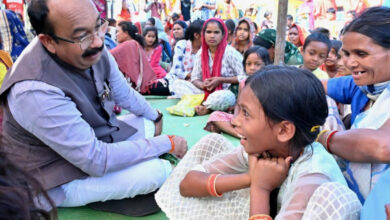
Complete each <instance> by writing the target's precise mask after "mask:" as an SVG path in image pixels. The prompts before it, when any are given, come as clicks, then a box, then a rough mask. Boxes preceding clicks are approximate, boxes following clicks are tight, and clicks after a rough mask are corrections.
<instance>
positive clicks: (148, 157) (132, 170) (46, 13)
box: [0, 0, 187, 207]
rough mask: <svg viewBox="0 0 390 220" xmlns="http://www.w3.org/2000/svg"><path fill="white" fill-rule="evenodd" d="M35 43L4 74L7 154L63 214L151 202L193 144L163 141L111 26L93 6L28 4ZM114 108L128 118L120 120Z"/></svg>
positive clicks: (57, 0) (64, 1) (68, 0)
mask: <svg viewBox="0 0 390 220" xmlns="http://www.w3.org/2000/svg"><path fill="white" fill-rule="evenodd" d="M28 15H29V17H30V22H31V24H32V26H33V28H34V29H35V31H36V33H37V35H38V36H37V37H36V38H35V39H34V40H33V41H32V42H31V43H30V45H29V46H28V47H27V48H26V50H25V51H24V52H23V54H22V55H21V56H20V57H19V59H18V61H17V62H16V63H15V65H14V66H13V67H12V69H11V70H10V71H9V73H8V74H7V76H6V78H5V80H4V83H3V86H2V88H1V90H0V98H1V100H2V103H3V105H4V109H5V110H4V123H3V125H4V126H3V128H4V132H3V136H4V140H5V142H6V144H5V145H3V147H1V150H2V151H5V152H6V153H7V154H8V155H9V156H10V157H11V158H12V160H13V161H14V162H16V163H17V164H19V165H20V166H24V167H25V168H26V169H28V171H30V173H31V174H32V175H33V176H34V177H35V178H36V179H38V180H39V181H40V182H41V184H42V185H43V187H44V188H45V189H46V190H48V192H49V195H50V196H51V197H52V199H53V200H54V202H55V203H56V205H57V206H64V207H71V206H82V205H85V204H88V203H92V202H97V201H105V200H118V199H123V198H129V197H134V196H136V195H139V194H147V193H150V192H153V191H155V190H156V189H158V188H159V187H160V186H161V185H162V183H163V182H164V181H165V179H166V178H167V177H168V175H169V174H170V172H171V170H172V167H171V165H170V163H169V162H168V161H166V160H161V159H159V158H158V157H159V156H160V155H162V154H164V153H167V152H171V153H173V154H174V155H176V156H178V157H182V156H183V155H184V154H185V153H186V151H187V142H186V141H185V140H184V138H182V137H179V136H167V135H160V134H161V130H162V114H161V113H160V112H159V111H158V110H155V109H153V108H152V107H151V106H150V105H149V103H147V102H146V100H145V99H144V98H143V97H142V96H141V95H140V94H139V93H137V92H136V91H135V90H133V89H132V88H131V87H129V86H128V84H127V82H126V80H125V78H124V77H123V75H122V73H121V72H120V71H119V69H118V66H117V64H116V62H115V60H114V58H113V57H112V56H111V55H110V53H109V52H108V51H107V50H106V49H105V48H104V43H103V38H104V33H105V32H106V30H107V22H105V21H104V20H102V19H101V18H100V15H99V13H98V11H97V10H96V8H95V6H94V4H93V3H92V1H90V0H31V3H30V5H29V8H28ZM115 104H117V105H119V106H121V107H122V108H124V109H127V110H128V111H129V112H131V114H129V115H126V116H124V117H123V118H120V119H117V118H116V116H115V114H114V113H113V108H114V105H115Z"/></svg>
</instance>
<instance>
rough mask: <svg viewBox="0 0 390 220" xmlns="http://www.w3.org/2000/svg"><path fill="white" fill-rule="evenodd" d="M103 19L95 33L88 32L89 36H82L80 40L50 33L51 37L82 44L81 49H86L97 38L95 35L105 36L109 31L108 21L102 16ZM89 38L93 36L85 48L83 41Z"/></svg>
mask: <svg viewBox="0 0 390 220" xmlns="http://www.w3.org/2000/svg"><path fill="white" fill-rule="evenodd" d="M101 21H102V23H101V24H100V26H99V28H98V30H97V31H95V32H94V33H93V34H88V35H87V36H85V37H83V38H81V39H80V40H77V41H74V40H69V39H66V38H63V37H59V36H57V35H55V34H49V36H50V37H52V38H53V39H55V40H62V41H64V42H67V43H71V44H79V45H80V49H81V50H85V49H87V48H88V47H89V46H91V44H92V42H93V40H94V39H95V36H96V35H97V36H98V37H100V38H101V37H103V36H104V35H105V34H106V33H105V32H106V31H107V28H108V21H107V20H105V19H103V18H101ZM104 29H105V31H103V30H104ZM88 38H91V42H90V43H89V44H88V45H87V46H86V47H85V48H83V47H82V44H83V41H85V40H87V39H88Z"/></svg>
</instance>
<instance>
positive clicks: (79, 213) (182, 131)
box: [58, 96, 239, 220]
mask: <svg viewBox="0 0 390 220" xmlns="http://www.w3.org/2000/svg"><path fill="white" fill-rule="evenodd" d="M146 99H147V100H148V101H149V103H150V104H151V105H152V106H153V107H154V108H157V109H159V110H160V111H161V112H162V113H163V114H164V117H163V119H164V121H163V134H173V135H180V136H183V137H184V138H186V140H187V141H188V146H189V148H191V147H192V146H193V145H194V144H195V143H196V142H197V141H198V140H199V139H201V138H202V137H203V136H205V135H207V134H209V132H208V131H205V130H204V129H203V128H204V126H205V125H206V122H207V119H208V117H209V115H206V116H196V117H180V116H173V115H170V114H169V113H168V112H167V110H166V108H167V107H169V106H172V105H175V104H176V103H177V101H178V100H177V99H166V98H165V97H162V96H148V97H146ZM224 136H225V137H226V138H228V139H229V140H230V141H231V142H232V143H233V144H234V145H238V143H239V140H238V139H236V138H234V137H232V136H229V135H224ZM58 215H59V220H75V219H77V220H89V219H93V220H137V219H139V220H160V219H163V220H166V219H168V218H167V217H166V216H165V214H164V213H163V212H158V213H156V214H154V215H150V216H146V217H137V218H136V217H127V216H123V215H118V214H114V213H108V212H100V211H95V210H92V209H90V208H88V207H78V208H59V209H58Z"/></svg>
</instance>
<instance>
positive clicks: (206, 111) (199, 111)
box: [195, 105, 210, 115]
mask: <svg viewBox="0 0 390 220" xmlns="http://www.w3.org/2000/svg"><path fill="white" fill-rule="evenodd" d="M195 112H196V114H197V115H207V114H209V113H210V110H209V109H208V108H207V107H206V106H204V105H198V106H196V107H195Z"/></svg>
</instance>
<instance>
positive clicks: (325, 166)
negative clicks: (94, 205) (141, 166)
mask: <svg viewBox="0 0 390 220" xmlns="http://www.w3.org/2000/svg"><path fill="white" fill-rule="evenodd" d="M281 79H283V80H281ZM238 106H239V111H238V113H237V115H236V117H235V118H234V119H233V124H234V125H235V128H236V131H237V133H239V134H240V136H241V145H240V146H239V147H237V148H234V147H232V146H231V144H230V143H229V141H227V140H226V139H225V138H224V137H222V136H220V135H217V134H211V135H208V136H206V137H204V138H203V139H202V140H200V141H199V142H198V143H197V144H196V145H195V146H193V147H192V148H191V150H190V151H189V153H188V154H187V155H186V157H185V158H184V159H183V161H181V163H180V164H179V166H178V167H176V169H175V170H174V172H173V173H172V174H171V176H170V177H169V178H168V180H167V182H166V183H165V184H164V185H163V186H162V188H161V189H160V191H159V192H158V193H157V195H156V200H157V202H158V204H159V206H160V207H161V208H162V210H163V211H164V212H165V213H166V214H167V216H168V218H170V219H248V216H252V217H251V218H250V219H271V217H270V216H269V215H270V193H271V191H272V190H274V189H275V188H278V187H280V191H279V194H278V199H277V203H278V205H277V207H278V214H277V216H276V219H301V218H303V219H318V217H319V216H318V215H320V214H321V213H318V212H316V211H315V206H316V205H319V204H320V206H322V207H327V210H326V213H322V214H324V216H325V218H326V217H327V216H328V217H330V218H331V216H332V215H333V214H335V213H337V214H339V216H341V218H342V219H348V218H349V217H351V218H352V217H353V216H354V217H355V218H352V219H356V218H357V216H358V212H359V208H360V207H361V205H360V203H359V201H358V200H357V198H356V196H354V194H352V192H351V191H350V190H349V189H348V188H347V187H346V182H345V179H344V177H343V175H342V173H341V171H340V169H339V168H338V165H337V163H336V161H335V159H334V158H333V157H332V156H331V155H330V154H329V153H327V152H326V150H325V149H324V147H323V146H322V145H321V144H319V143H317V142H315V138H316V136H317V135H318V127H319V125H322V124H323V123H324V121H325V118H326V116H327V115H328V111H327V109H328V108H327V103H326V98H325V93H324V90H323V88H322V85H321V83H320V81H319V80H318V79H316V78H315V76H314V75H313V74H311V73H310V72H309V71H306V70H302V69H297V68H294V67H286V66H268V67H264V68H263V69H262V70H261V71H260V72H259V73H258V74H255V75H253V76H251V77H249V78H248V79H247V81H246V84H245V87H244V89H243V90H242V91H241V93H240V96H239V101H238ZM209 158H211V159H209ZM290 165H291V167H290ZM188 171H189V172H188ZM183 177H184V179H183ZM330 182H333V183H330ZM329 184H331V185H332V186H335V187H337V189H338V191H337V194H338V197H334V198H333V199H336V200H337V199H338V198H339V199H344V200H346V201H348V203H343V202H340V201H338V203H339V205H337V206H334V204H333V201H334V200H332V199H328V198H326V197H327V195H329V194H333V192H332V191H327V192H325V193H322V191H321V189H322V188H324V187H327V186H329ZM176 187H180V188H179V189H177V188H176ZM179 193H180V195H181V196H180V195H179ZM313 195H319V197H317V196H313ZM182 196H183V197H182ZM193 197H208V198H207V199H206V198H198V199H196V198H193ZM312 197H313V198H312ZM313 203H314V204H315V205H313ZM308 206H310V207H312V208H311V209H308V210H307V209H306V207H308ZM344 208H345V209H344ZM324 216H322V217H324Z"/></svg>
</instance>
